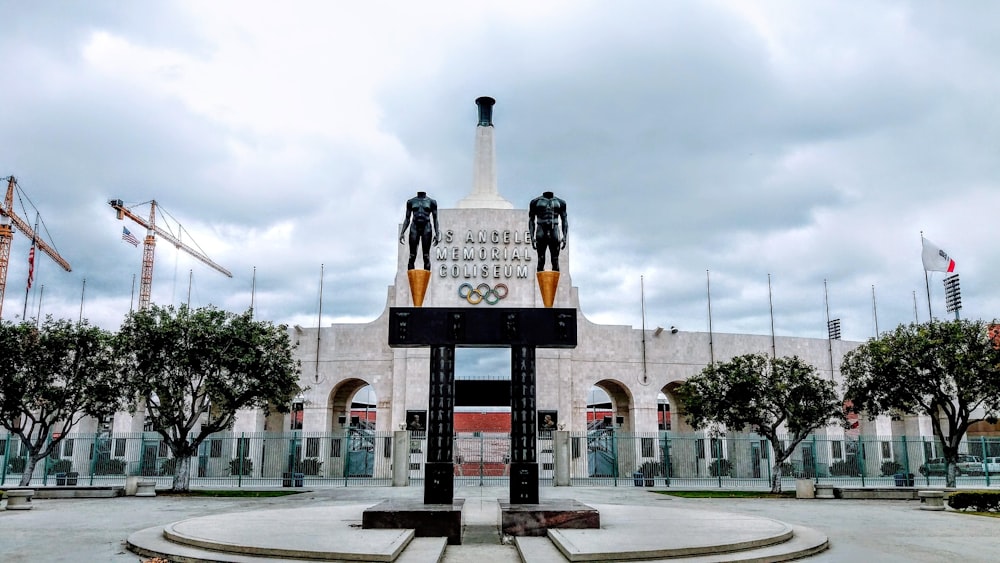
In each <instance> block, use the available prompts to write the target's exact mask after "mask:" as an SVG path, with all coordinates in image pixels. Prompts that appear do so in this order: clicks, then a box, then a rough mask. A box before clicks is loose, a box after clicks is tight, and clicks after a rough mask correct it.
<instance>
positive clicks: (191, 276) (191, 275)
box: [187, 268, 194, 309]
mask: <svg viewBox="0 0 1000 563" xmlns="http://www.w3.org/2000/svg"><path fill="white" fill-rule="evenodd" d="M192 283H194V268H191V269H190V270H188V302H187V307H188V309H190V308H191V284H192Z"/></svg>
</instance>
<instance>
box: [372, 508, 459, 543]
mask: <svg viewBox="0 0 1000 563" xmlns="http://www.w3.org/2000/svg"><path fill="white" fill-rule="evenodd" d="M463 504H465V499H455V501H454V502H453V503H452V504H424V503H422V502H420V501H416V500H411V499H405V500H386V501H382V502H380V503H379V504H376V505H375V506H372V507H369V508H367V509H365V511H364V512H363V513H362V515H361V528H362V529H364V530H379V529H390V530H392V529H412V530H413V535H414V536H416V537H418V538H440V537H445V538H448V543H449V544H450V545H461V544H462V505H463Z"/></svg>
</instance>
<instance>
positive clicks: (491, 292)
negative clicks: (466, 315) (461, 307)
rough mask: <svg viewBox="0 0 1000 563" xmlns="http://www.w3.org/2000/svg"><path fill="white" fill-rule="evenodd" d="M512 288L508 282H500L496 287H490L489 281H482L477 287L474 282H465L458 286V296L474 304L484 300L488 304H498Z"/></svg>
mask: <svg viewBox="0 0 1000 563" xmlns="http://www.w3.org/2000/svg"><path fill="white" fill-rule="evenodd" d="M509 292H510V290H508V289H507V285H506V284H502V283H498V284H497V285H496V287H490V284H488V283H481V284H479V285H478V286H477V287H476V288H475V289H473V287H472V284H468V283H463V284H462V285H460V286H458V296H459V297H461V298H462V299H465V300H466V301H468V302H469V303H471V304H473V305H479V304H480V303H482V302H483V301H485V302H486V304H487V305H496V304H497V303H499V302H500V300H501V299H503V298H504V297H507V294H508V293H509Z"/></svg>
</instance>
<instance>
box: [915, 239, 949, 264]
mask: <svg viewBox="0 0 1000 563" xmlns="http://www.w3.org/2000/svg"><path fill="white" fill-rule="evenodd" d="M920 240H921V242H923V244H924V250H923V252H922V253H921V255H920V257H921V258H922V259H923V261H924V269H925V270H927V271H928V272H954V271H955V261H954V260H952V259H951V258H950V257H949V256H948V253H947V252H945V251H944V250H942V249H941V248H939V247H938V246H937V245H935V244H934V243H933V242H931V241H929V240H927V239H925V238H921V239H920Z"/></svg>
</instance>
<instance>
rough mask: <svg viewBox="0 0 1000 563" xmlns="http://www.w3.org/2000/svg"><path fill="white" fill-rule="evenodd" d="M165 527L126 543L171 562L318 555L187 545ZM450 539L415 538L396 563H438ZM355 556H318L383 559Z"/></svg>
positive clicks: (268, 561)
mask: <svg viewBox="0 0 1000 563" xmlns="http://www.w3.org/2000/svg"><path fill="white" fill-rule="evenodd" d="M163 528H164V527H163V526H157V527H154V528H146V529H145V530H140V531H138V532H136V533H134V534H132V535H130V536H129V537H128V541H127V545H128V548H129V550H130V551H132V552H133V553H136V554H138V555H141V556H143V557H161V558H164V559H169V560H170V561H184V562H186V563H213V562H220V563H294V562H296V561H299V562H307V561H311V562H315V561H317V558H311V559H298V558H293V557H292V558H290V557H270V556H265V555H248V554H241V553H226V552H221V551H213V550H209V549H204V548H200V547H195V546H190V545H184V544H179V543H175V542H172V541H170V540H168V539H167V538H166V537H165V536H164V534H163ZM447 545H448V542H447V540H446V539H445V538H413V539H412V540H411V541H410V542H409V543H408V544H407V545H406V547H405V548H404V549H403V550H402V552H401V553H400V554H399V555H398V556H397V557H396V558H395V559H388V561H393V562H394V563H438V562H439V561H441V560H442V559H443V557H444V552H445V548H446V547H447ZM355 556H356V557H358V558H356V559H342V558H337V557H335V554H329V556H328V557H319V560H322V561H380V560H381V559H378V558H377V557H378V556H377V555H375V554H369V555H365V554H356V555H355Z"/></svg>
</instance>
